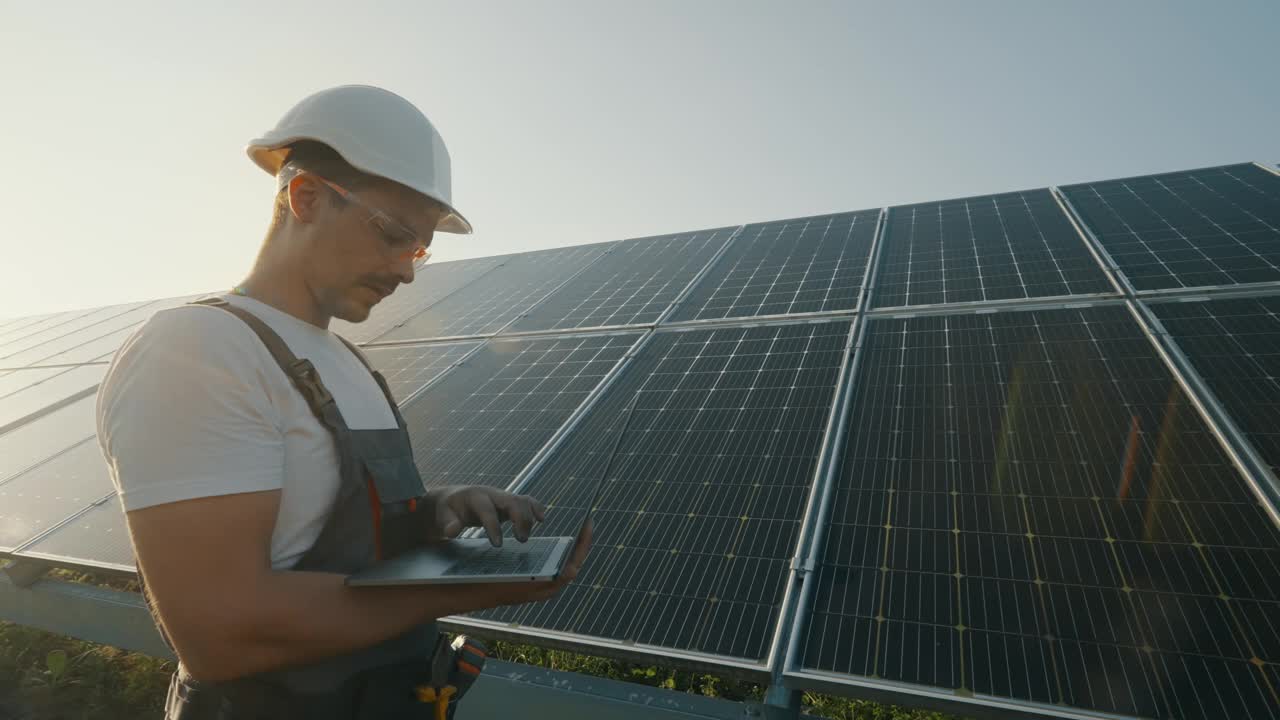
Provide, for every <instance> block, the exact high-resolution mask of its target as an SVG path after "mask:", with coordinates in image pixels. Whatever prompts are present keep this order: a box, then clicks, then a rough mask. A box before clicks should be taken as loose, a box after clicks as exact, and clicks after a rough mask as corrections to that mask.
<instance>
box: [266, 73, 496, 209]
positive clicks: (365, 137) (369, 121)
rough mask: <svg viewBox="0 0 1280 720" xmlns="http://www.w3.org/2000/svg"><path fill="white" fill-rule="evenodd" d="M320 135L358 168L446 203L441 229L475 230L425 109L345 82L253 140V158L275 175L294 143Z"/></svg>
mask: <svg viewBox="0 0 1280 720" xmlns="http://www.w3.org/2000/svg"><path fill="white" fill-rule="evenodd" d="M299 140H315V141H318V142H322V143H324V144H325V145H328V146H329V147H331V148H333V149H334V150H335V151H336V152H337V153H338V154H339V155H341V156H342V158H343V159H344V160H346V161H347V162H348V163H350V164H351V166H352V167H354V168H356V169H357V170H360V171H362V172H366V173H368V174H370V175H377V176H378V177H383V178H386V179H388V180H394V181H395V182H398V183H400V184H401V185H404V186H406V187H409V188H411V189H413V190H416V191H418V192H420V193H422V194H423V195H426V196H427V197H429V198H431V199H432V200H435V201H437V202H440V203H442V204H443V205H444V206H445V209H446V211H447V212H446V214H445V215H444V216H443V217H441V218H440V222H439V224H437V225H436V230H439V231H441V232H450V233H470V232H471V223H469V222H467V220H466V218H464V217H462V213H459V212H458V211H457V210H456V209H454V207H453V198H452V194H451V187H450V181H449V151H448V150H446V149H445V146H444V139H443V138H441V137H440V133H439V132H436V129H435V127H434V126H433V125H432V124H431V121H430V120H428V119H427V117H426V116H425V115H423V114H422V111H421V110H418V108H416V107H414V106H413V104H412V103H410V102H409V101H408V100H405V99H404V98H402V97H400V96H399V95H397V94H395V93H393V92H390V91H388V90H383V89H382V88H376V87H371V86H369V85H342V86H339V87H335V88H329V89H328V90H321V91H320V92H318V93H315V94H314V95H310V96H308V97H306V98H304V99H303V100H302V101H301V102H299V103H298V104H297V105H294V106H293V108H292V109H290V110H289V112H287V113H285V114H284V117H282V118H280V122H279V123H277V124H276V126H275V127H274V128H273V129H272V130H271V131H270V132H268V133H267V134H265V135H263V136H262V137H260V138H257V139H256V140H253V141H251V142H250V143H249V146H248V147H247V148H246V150H247V152H248V153H249V157H250V158H252V159H253V161H254V162H255V163H257V164H258V167H261V168H262V169H263V170H266V171H267V172H269V173H271V174H272V175H275V174H276V173H278V172H279V171H280V166H281V165H283V164H284V162H285V157H286V156H287V155H288V148H287V147H286V146H288V145H289V144H290V143H294V142H297V141H299Z"/></svg>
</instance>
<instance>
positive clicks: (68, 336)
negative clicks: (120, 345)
mask: <svg viewBox="0 0 1280 720" xmlns="http://www.w3.org/2000/svg"><path fill="white" fill-rule="evenodd" d="M150 304H151V303H135V304H133V305H117V306H114V307H106V308H101V309H99V310H95V311H93V312H91V313H88V314H87V315H84V316H83V317H81V318H78V319H77V320H76V321H74V322H68V323H63V324H60V325H58V326H57V327H54V328H49V329H48V330H45V331H43V332H38V333H33V334H31V335H28V336H26V337H24V338H22V340H19V341H14V342H11V343H7V344H5V346H4V347H3V348H0V368H3V367H22V366H23V365H28V364H31V363H34V362H37V361H39V360H42V359H44V358H47V357H50V356H52V355H57V354H58V353H60V352H62V351H64V350H67V349H69V348H73V347H75V346H77V345H79V344H81V343H82V342H84V341H85V340H90V339H93V338H97V337H101V336H103V335H106V334H108V333H110V332H111V331H113V330H118V329H120V328H126V327H129V326H131V325H134V324H137V323H140V322H142V321H143V320H145V319H147V318H148V317H150V315H151V312H148V311H147V310H146V307H147V306H148V305H150ZM110 350H111V348H108V349H107V350H104V351H102V352H100V353H97V354H98V355H101V354H102V353H103V352H110Z"/></svg>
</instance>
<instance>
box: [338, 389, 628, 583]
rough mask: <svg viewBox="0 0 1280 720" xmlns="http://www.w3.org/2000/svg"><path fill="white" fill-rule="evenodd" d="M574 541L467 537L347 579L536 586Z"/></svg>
mask: <svg viewBox="0 0 1280 720" xmlns="http://www.w3.org/2000/svg"><path fill="white" fill-rule="evenodd" d="M639 397H640V394H639V393H636V396H635V397H634V398H632V399H631V402H630V403H629V404H628V405H627V407H626V408H625V409H624V410H623V412H624V413H626V415H627V418H626V420H625V421H624V422H623V424H622V430H621V431H620V432H619V433H618V435H617V437H615V438H614V439H613V449H612V450H610V452H609V460H608V462H607V463H606V464H605V469H604V473H603V474H602V475H601V476H600V478H599V479H598V480H596V487H595V493H594V494H593V495H592V498H591V504H590V505H588V506H587V512H586V514H585V516H584V517H583V519H582V526H583V527H585V526H586V524H587V521H588V520H590V519H591V513H592V511H593V509H594V508H595V505H596V503H597V502H599V500H600V493H601V491H602V490H603V489H604V483H605V479H606V478H608V477H609V472H610V471H611V470H613V461H614V459H615V458H616V456H617V454H618V447H619V446H620V445H621V444H622V436H623V435H626V433H627V427H628V426H630V425H631V411H632V408H634V407H635V404H636V400H638V399H639ZM576 540H577V538H576V537H568V536H564V537H535V538H529V540H528V541H526V542H504V543H503V544H502V547H493V546H492V545H491V544H489V540H488V538H487V537H484V536H481V537H463V538H456V539H453V540H448V541H445V542H442V543H438V544H433V545H428V546H424V547H420V548H415V549H413V550H409V551H407V552H404V553H401V554H400V555H397V556H395V557H394V558H390V559H388V560H383V561H381V562H377V563H374V564H373V565H371V566H369V567H367V568H365V569H364V570H361V571H360V572H357V573H355V574H353V575H349V576H348V577H347V580H346V584H347V585H350V586H353V587H365V586H378V585H442V584H449V583H498V582H536V581H551V580H555V579H556V577H557V576H558V575H559V574H560V569H561V568H563V567H564V563H565V561H566V560H568V559H569V556H570V554H572V552H573V546H574V543H575V542H576Z"/></svg>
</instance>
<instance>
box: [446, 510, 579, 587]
mask: <svg viewBox="0 0 1280 720" xmlns="http://www.w3.org/2000/svg"><path fill="white" fill-rule="evenodd" d="M590 551H591V521H590V520H588V521H587V523H586V525H584V526H583V528H582V531H581V532H579V533H578V540H577V542H576V543H574V546H573V550H572V554H570V555H569V559H568V560H566V561H565V563H564V567H563V568H561V570H560V574H559V575H557V576H556V579H555V580H553V581H551V582H519V583H491V584H483V585H470V586H469V587H470V588H472V589H473V592H475V593H476V594H478V595H482V596H483V597H484V598H485V602H484V605H485V606H488V607H492V606H493V605H519V604H521V603H527V602H538V601H539V600H550V599H551V598H553V597H555V596H556V595H558V594H559V593H560V591H561V590H563V589H564V587H565V586H566V585H568V584H569V583H571V582H573V580H574V578H576V577H578V573H579V572H581V571H582V565H583V563H585V562H586V561H587V553H588V552H590Z"/></svg>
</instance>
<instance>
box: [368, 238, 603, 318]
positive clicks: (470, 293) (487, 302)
mask: <svg viewBox="0 0 1280 720" xmlns="http://www.w3.org/2000/svg"><path fill="white" fill-rule="evenodd" d="M610 245H611V243H604V244H598V245H582V246H578V247H568V248H559V249H556V250H544V251H542V252H533V253H525V254H523V255H513V256H511V260H510V262H508V263H506V264H505V265H503V266H502V267H500V268H498V269H497V270H494V271H493V272H491V273H488V274H486V275H485V276H484V277H483V278H482V279H480V280H478V281H476V282H473V283H472V284H471V285H469V286H467V287H465V288H463V289H461V290H459V291H458V292H456V293H454V294H452V295H450V296H449V297H447V298H445V299H444V300H441V301H440V302H438V303H436V304H435V305H433V306H432V307H431V309H429V310H427V311H426V312H422V313H419V314H417V315H415V316H413V317H411V318H409V319H408V320H406V321H405V322H404V324H403V325H401V326H400V327H397V328H396V329H394V330H392V331H391V332H389V333H387V334H385V335H382V336H380V337H378V340H379V341H383V340H411V339H420V338H432V337H448V336H459V335H487V334H491V333H495V332H497V331H499V330H501V329H502V328H503V327H504V326H506V324H507V323H509V322H511V321H512V320H513V319H515V317H516V316H517V315H519V314H520V313H521V312H524V311H525V310H528V309H529V307H530V306H532V305H533V304H534V303H536V302H537V301H538V300H540V299H542V298H543V297H545V296H546V294H547V293H549V292H551V291H552V290H555V289H556V288H557V287H559V286H560V285H561V284H562V283H563V282H564V281H565V280H567V279H568V278H570V277H571V276H572V275H573V274H574V273H576V272H578V271H579V270H581V269H582V268H583V267H586V266H587V265H588V264H590V263H591V262H592V261H594V260H595V259H596V258H598V257H600V255H601V254H602V253H603V252H604V251H605V250H607V249H608V248H609V246H610Z"/></svg>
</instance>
